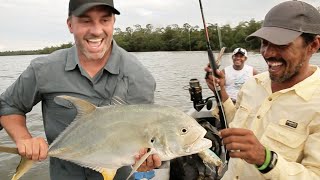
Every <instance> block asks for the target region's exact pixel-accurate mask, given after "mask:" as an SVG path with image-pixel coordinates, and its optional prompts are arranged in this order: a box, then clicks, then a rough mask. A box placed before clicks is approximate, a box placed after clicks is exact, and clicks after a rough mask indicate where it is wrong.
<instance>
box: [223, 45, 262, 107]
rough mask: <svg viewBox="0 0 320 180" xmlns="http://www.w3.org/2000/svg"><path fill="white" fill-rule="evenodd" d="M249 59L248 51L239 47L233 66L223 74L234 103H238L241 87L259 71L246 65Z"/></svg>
mask: <svg viewBox="0 0 320 180" xmlns="http://www.w3.org/2000/svg"><path fill="white" fill-rule="evenodd" d="M247 59H248V52H247V50H245V49H243V48H241V47H239V48H236V49H234V51H233V53H232V61H233V65H230V66H227V67H225V68H224V69H223V70H222V72H223V73H224V74H225V80H226V82H225V85H226V91H227V93H228V95H229V97H230V98H231V100H232V101H233V102H236V99H237V95H238V92H239V90H240V88H241V86H242V85H243V84H244V83H245V82H246V81H247V80H248V79H249V78H251V77H252V76H254V75H256V74H258V71H257V70H256V69H254V68H253V67H252V66H249V65H247V64H245V61H246V60H247Z"/></svg>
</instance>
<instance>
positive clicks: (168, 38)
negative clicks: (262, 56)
mask: <svg viewBox="0 0 320 180" xmlns="http://www.w3.org/2000/svg"><path fill="white" fill-rule="evenodd" d="M261 24H262V21H258V22H257V21H255V20H254V19H251V20H250V21H244V22H240V23H239V24H238V25H237V26H236V27H234V28H233V27H231V26H230V25H228V24H227V25H224V26H221V27H219V28H220V32H221V37H222V38H221V40H222V46H224V47H227V49H226V52H230V51H232V50H233V49H235V48H236V47H243V48H246V49H247V50H254V51H255V50H258V49H259V47H260V41H259V40H258V39H255V40H253V41H250V42H247V41H245V38H246V37H247V36H248V35H250V34H251V33H253V32H254V31H256V30H257V29H259V28H260V27H261ZM207 28H208V33H209V38H210V45H211V48H212V49H213V50H215V51H219V50H220V46H219V37H218V27H217V24H210V23H208V25H207ZM114 39H115V40H116V42H117V43H118V45H119V46H121V47H122V48H124V49H126V50H127V51H129V52H149V51H205V50H207V43H206V39H205V35H204V29H203V28H202V29H200V28H199V26H192V25H190V24H188V23H185V24H183V26H182V27H179V25H177V24H172V25H169V26H167V27H165V28H163V27H162V28H154V27H153V25H151V24H147V25H146V27H142V26H141V25H139V24H137V25H134V26H133V27H127V28H126V29H125V31H122V30H121V29H120V28H115V30H114ZM71 46H72V43H71V42H70V43H68V44H62V45H60V46H55V47H53V46H51V47H46V48H43V49H40V50H33V51H5V52H0V56H5V55H34V54H49V53H51V52H53V51H56V50H58V49H64V48H68V47H71Z"/></svg>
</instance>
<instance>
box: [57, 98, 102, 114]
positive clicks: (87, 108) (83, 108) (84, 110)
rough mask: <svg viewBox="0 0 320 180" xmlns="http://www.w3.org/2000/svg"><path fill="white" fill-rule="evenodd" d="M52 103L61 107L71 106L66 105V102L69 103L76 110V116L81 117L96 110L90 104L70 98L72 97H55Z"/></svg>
mask: <svg viewBox="0 0 320 180" xmlns="http://www.w3.org/2000/svg"><path fill="white" fill-rule="evenodd" d="M54 101H55V102H56V103H57V104H59V105H61V106H64V107H65V106H67V107H70V106H72V105H71V104H68V105H66V101H69V103H70V102H71V103H72V104H73V105H74V106H75V107H76V108H77V111H78V112H77V116H82V115H84V114H90V113H92V112H93V111H95V110H96V108H97V107H96V106H95V105H93V104H91V103H90V102H88V101H85V100H82V99H80V98H76V97H72V96H65V95H63V96H57V97H55V98H54Z"/></svg>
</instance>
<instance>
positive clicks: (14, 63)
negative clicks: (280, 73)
mask: <svg viewBox="0 0 320 180" xmlns="http://www.w3.org/2000/svg"><path fill="white" fill-rule="evenodd" d="M133 54H134V55H135V56H137V57H138V59H139V60H140V61H141V62H142V63H143V64H144V65H145V66H146V67H147V68H148V69H149V70H150V71H151V73H152V74H153V75H154V77H155V79H156V82H157V89H156V94H155V96H156V97H155V101H156V103H157V104H165V105H170V106H174V107H177V108H178V109H180V110H182V111H185V112H186V111H188V110H189V109H191V108H192V103H191V101H190V96H189V91H188V90H187V88H188V83H189V80H190V79H192V78H197V79H199V80H200V83H201V85H202V87H203V97H208V96H209V95H210V96H211V93H210V91H209V90H208V89H207V88H206V84H205V81H204V79H203V78H204V71H203V69H204V67H205V66H206V64H207V62H208V57H207V53H206V52H189V51H187V52H145V53H133ZM248 56H249V57H248V61H247V64H249V65H252V66H254V67H255V68H256V69H257V70H258V71H259V72H263V71H265V70H266V68H267V66H266V64H265V61H264V60H263V58H262V57H261V55H260V54H256V53H249V55H248ZM35 57H38V56H2V57H1V56H0V64H1V65H0V93H2V92H3V91H4V90H5V89H6V88H7V87H8V86H9V85H10V84H12V83H13V82H14V81H15V79H16V78H17V77H18V76H19V75H20V74H21V73H22V72H23V70H24V69H25V68H26V67H27V66H28V65H29V63H30V60H32V59H33V58H35ZM231 63H232V61H231V54H225V55H224V56H223V58H222V63H221V68H224V67H225V66H227V65H230V64H231ZM311 63H312V64H316V65H320V54H316V55H314V57H313V58H312V60H311ZM41 119H42V118H41V111H40V104H38V105H37V106H35V108H34V109H33V110H32V112H30V113H29V114H28V115H27V124H28V127H29V130H30V131H31V133H32V134H33V135H34V136H43V137H44V133H43V127H42V121H41ZM0 145H11V146H13V145H14V144H13V143H12V141H11V140H10V138H9V137H8V136H7V134H6V132H5V131H0ZM18 163H19V159H18V157H17V156H16V155H11V154H5V153H0V180H9V179H11V178H10V177H12V174H13V173H14V171H15V168H16V166H17V164H18ZM21 179H22V180H31V179H32V180H46V179H49V177H48V162H47V161H45V162H39V163H37V164H36V165H34V166H33V168H32V169H31V170H30V171H29V172H28V173H27V174H26V175H24V176H23V177H22V178H21Z"/></svg>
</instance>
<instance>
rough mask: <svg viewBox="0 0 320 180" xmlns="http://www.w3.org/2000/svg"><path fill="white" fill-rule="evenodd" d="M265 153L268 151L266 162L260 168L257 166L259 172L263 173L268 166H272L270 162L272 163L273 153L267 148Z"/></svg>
mask: <svg viewBox="0 0 320 180" xmlns="http://www.w3.org/2000/svg"><path fill="white" fill-rule="evenodd" d="M265 151H266V158H265V160H264V163H263V164H262V165H261V166H260V167H258V166H257V165H256V167H257V169H258V170H259V171H262V170H264V169H266V168H267V167H268V165H269V164H270V161H271V151H269V150H268V149H267V148H265Z"/></svg>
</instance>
